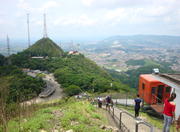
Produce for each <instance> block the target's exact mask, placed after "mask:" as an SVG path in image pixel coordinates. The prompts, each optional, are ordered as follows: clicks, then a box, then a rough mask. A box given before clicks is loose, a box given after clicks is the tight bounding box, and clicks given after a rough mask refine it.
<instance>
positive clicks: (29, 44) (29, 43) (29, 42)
mask: <svg viewBox="0 0 180 132" xmlns="http://www.w3.org/2000/svg"><path fill="white" fill-rule="evenodd" d="M27 30H28V46H29V47H30V46H31V41H30V31H29V14H27Z"/></svg>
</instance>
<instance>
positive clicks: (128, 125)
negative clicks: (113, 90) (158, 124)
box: [103, 106, 161, 132]
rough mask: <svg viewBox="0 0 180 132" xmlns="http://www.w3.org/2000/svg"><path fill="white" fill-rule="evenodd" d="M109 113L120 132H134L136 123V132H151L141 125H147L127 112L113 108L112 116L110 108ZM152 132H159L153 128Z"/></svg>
mask: <svg viewBox="0 0 180 132" xmlns="http://www.w3.org/2000/svg"><path fill="white" fill-rule="evenodd" d="M103 108H105V107H104V106H103ZM109 113H110V114H111V115H112V117H113V118H114V120H115V122H116V123H117V124H118V126H119V127H120V128H121V131H122V132H136V124H137V123H140V124H139V125H138V132H151V129H150V127H149V126H147V125H144V124H142V123H145V124H149V123H147V122H145V121H143V120H142V119H136V118H134V116H133V115H132V114H130V113H128V112H127V111H123V110H120V109H119V108H117V107H114V114H113V109H112V108H111V109H110V112H109ZM120 113H122V116H121V117H120ZM113 115H114V116H113ZM120 118H121V119H120ZM120 120H121V123H120ZM149 125H150V124H149ZM153 132H161V131H160V130H159V129H157V128H154V127H153Z"/></svg>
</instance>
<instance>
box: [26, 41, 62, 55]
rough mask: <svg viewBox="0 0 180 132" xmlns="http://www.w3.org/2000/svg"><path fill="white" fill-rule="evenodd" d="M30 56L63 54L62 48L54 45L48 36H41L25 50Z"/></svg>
mask: <svg viewBox="0 0 180 132" xmlns="http://www.w3.org/2000/svg"><path fill="white" fill-rule="evenodd" d="M25 51H28V52H30V53H31V56H49V57H58V56H62V55H63V53H64V52H63V50H62V49H61V48H60V47H59V46H58V45H56V44H55V43H54V42H53V41H52V40H51V39H50V38H42V39H40V40H38V41H37V42H36V43H35V44H33V45H32V46H31V47H29V48H28V49H27V50H25Z"/></svg>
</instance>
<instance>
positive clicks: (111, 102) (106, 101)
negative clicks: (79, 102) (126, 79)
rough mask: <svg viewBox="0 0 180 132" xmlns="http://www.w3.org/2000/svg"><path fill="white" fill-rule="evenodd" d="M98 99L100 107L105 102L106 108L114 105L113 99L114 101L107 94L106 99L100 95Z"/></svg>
mask: <svg viewBox="0 0 180 132" xmlns="http://www.w3.org/2000/svg"><path fill="white" fill-rule="evenodd" d="M97 101H98V107H99V108H102V104H103V102H104V103H105V104H106V109H107V108H108V107H110V106H113V101H112V98H111V96H106V98H105V99H104V100H103V99H102V98H101V97H98V99H97Z"/></svg>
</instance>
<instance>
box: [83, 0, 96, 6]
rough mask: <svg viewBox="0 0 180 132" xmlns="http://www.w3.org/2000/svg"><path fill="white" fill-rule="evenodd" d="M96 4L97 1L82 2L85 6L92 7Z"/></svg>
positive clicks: (85, 0) (84, 0) (86, 0)
mask: <svg viewBox="0 0 180 132" xmlns="http://www.w3.org/2000/svg"><path fill="white" fill-rule="evenodd" d="M94 2H95V0H82V3H83V4H84V5H85V6H91V5H92V4H93V3H94Z"/></svg>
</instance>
